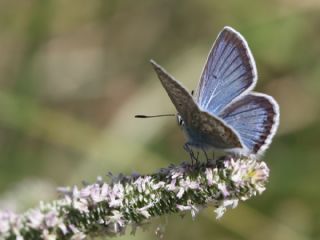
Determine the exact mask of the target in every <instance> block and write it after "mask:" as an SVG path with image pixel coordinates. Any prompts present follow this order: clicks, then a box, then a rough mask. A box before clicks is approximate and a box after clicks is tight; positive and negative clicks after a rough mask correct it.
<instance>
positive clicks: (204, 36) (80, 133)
mask: <svg viewBox="0 0 320 240" xmlns="http://www.w3.org/2000/svg"><path fill="white" fill-rule="evenodd" d="M225 25H229V26H232V27H234V28H235V29H236V30H238V31H239V32H241V33H242V34H243V35H244V37H245V38H246V39H247V41H248V43H249V46H250V47H251V50H252V52H253V55H254V57H255V60H256V63H257V67H258V73H259V82H258V86H257V88H256V90H257V91H261V92H265V93H268V94H270V95H272V96H274V97H275V99H276V100H277V101H278V102H279V103H280V107H281V124H280V129H279V132H278V134H277V135H276V137H275V139H274V141H273V143H272V146H271V147H270V149H269V150H268V151H267V153H266V155H265V157H264V160H265V161H266V162H267V163H268V165H269V167H270V169H271V175H270V182H269V184H268V187H267V191H266V192H265V193H264V194H262V195H261V196H258V197H256V198H254V199H251V200H249V201H247V202H244V203H241V204H240V206H239V207H238V208H237V209H234V210H229V211H228V212H227V213H226V214H225V216H224V217H223V218H222V219H221V220H216V219H215V215H214V213H213V209H210V208H209V209H205V210H204V211H202V212H201V214H200V215H199V216H198V217H197V218H196V220H195V221H192V219H191V216H189V215H188V216H187V217H185V218H183V219H181V218H180V217H178V216H168V217H166V218H164V219H160V220H159V221H158V222H162V223H166V224H165V230H166V231H165V239H226V240H233V239H252V240H253V239H259V240H260V239H261V240H264V239H291V240H292V239H293V240H296V239H319V238H320V204H319V202H320V201H319V200H320V191H319V190H320V189H319V182H320V174H319V170H320V161H319V160H320V159H319V158H320V146H319V136H320V118H319V116H320V115H319V101H320V1H318V0H304V1H299V0H271V1H256V0H245V1H231V0H225V1H210V0H199V1H191V0H186V1H181V0H161V1H154V0H153V1H142V0H136V1H130V0H118V1H111V0H109V1H107V0H90V1H87V0H77V1H75V0H69V1H63V0H47V1H36V0H29V1H19V0H10V1H9V0H7V1H6V0H1V1H0V55H1V58H0V208H1V209H5V208H9V209H13V210H15V211H18V212H21V211H24V210H25V209H27V208H29V207H32V206H36V205H37V204H38V202H39V200H45V201H50V200H51V199H55V198H56V197H57V194H56V187H57V186H66V185H73V184H78V185H79V184H80V183H81V181H82V180H87V181H90V182H92V181H94V180H95V179H96V177H97V176H99V175H100V176H104V175H105V174H106V173H107V172H109V171H110V172H113V173H120V172H121V173H124V174H131V173H132V172H140V173H150V172H153V171H155V170H156V169H158V168H160V167H165V166H168V165H169V164H171V163H175V164H177V163H179V162H181V161H183V160H185V159H187V158H188V155H187V154H186V153H185V152H184V150H183V148H182V145H183V143H184V137H183V134H182V133H181V131H180V129H179V127H178V126H177V124H176V120H175V119H174V118H159V119H149V120H144V119H134V118H133V116H134V115H135V114H161V113H174V112H175V111H174V107H173V105H172V104H171V103H170V100H169V98H168V97H167V95H166V93H165V91H164V89H163V88H162V87H161V85H160V82H159V80H158V79H157V77H156V75H155V73H154V72H153V69H152V68H151V66H150V64H149V59H151V58H153V59H155V60H156V61H158V62H159V63H160V64H161V65H163V66H164V67H165V68H166V69H167V70H168V71H169V72H170V73H171V74H173V75H174V76H175V77H176V78H177V79H179V80H180V81H182V82H183V83H184V85H186V86H187V87H188V88H189V89H194V88H195V87H196V85H197V82H198V79H199V76H200V73H201V70H202V67H203V64H204V62H205V59H206V57H207V54H208V51H209V49H210V48H211V45H212V43H213V41H214V40H215V38H216V36H217V34H218V32H219V31H220V30H221V29H222V28H223V26H225ZM157 224H158V223H157V221H155V223H154V224H152V226H151V227H150V228H149V229H148V230H147V231H144V232H143V231H141V230H139V231H138V232H137V234H136V236H130V235H129V234H127V235H126V236H123V237H120V238H119V239H155V238H156V237H155V236H154V229H155V227H156V225H157ZM153 225H154V226H153Z"/></svg>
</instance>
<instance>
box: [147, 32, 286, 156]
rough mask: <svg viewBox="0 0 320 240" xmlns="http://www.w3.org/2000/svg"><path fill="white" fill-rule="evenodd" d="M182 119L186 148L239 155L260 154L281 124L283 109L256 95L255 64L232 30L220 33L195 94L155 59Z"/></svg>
mask: <svg viewBox="0 0 320 240" xmlns="http://www.w3.org/2000/svg"><path fill="white" fill-rule="evenodd" d="M150 62H151V64H152V65H153V67H154V70H155V71H156V73H157V75H158V78H159V79H160V81H161V83H162V85H163V87H164V89H165V90H166V92H167V94H168V95H169V97H170V99H171V101H172V103H173V104H174V106H175V108H176V110H177V112H178V114H177V117H178V122H179V124H180V125H181V127H182V129H183V131H184V132H185V135H186V136H187V142H186V145H185V146H188V147H189V146H191V147H195V148H200V149H203V150H207V149H216V150H223V151H225V152H231V153H236V154H241V155H256V156H259V155H261V154H262V153H263V152H264V151H265V150H266V149H267V148H268V146H269V145H270V143H271V141H272V138H273V136H274V135H275V133H276V131H277V128H278V125H279V117H280V112H279V105H278V103H277V102H276V101H275V100H274V99H273V98H272V97H271V96H269V95H267V94H263V93H257V92H253V91H252V90H253V89H254V87H255V85H256V83H257V70H256V65H255V61H254V59H253V56H252V54H251V51H250V49H249V46H248V44H247V42H246V40H245V39H244V37H243V36H242V35H241V34H240V33H239V32H237V31H236V30H234V29H233V28H231V27H224V28H223V30H222V31H221V32H220V33H219V35H218V37H217V39H216V41H215V43H214V44H213V47H212V49H211V51H210V52H209V56H208V58H207V61H206V64H205V66H204V69H203V71H202V75H201V78H200V81H199V84H198V87H197V89H196V91H195V94H190V93H189V91H188V90H187V89H186V88H185V87H184V86H183V85H182V84H181V83H179V82H178V81H177V80H176V79H175V78H174V77H172V76H171V75H170V74H169V73H168V72H166V70H165V69H164V68H162V67H161V66H160V65H158V64H157V63H156V62H155V61H153V60H151V61H150Z"/></svg>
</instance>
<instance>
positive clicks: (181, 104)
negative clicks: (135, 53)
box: [150, 60, 199, 124]
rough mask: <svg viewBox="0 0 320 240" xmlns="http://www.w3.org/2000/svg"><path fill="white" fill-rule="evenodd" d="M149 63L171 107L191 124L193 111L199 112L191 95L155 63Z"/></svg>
mask: <svg viewBox="0 0 320 240" xmlns="http://www.w3.org/2000/svg"><path fill="white" fill-rule="evenodd" d="M150 62H151V64H152V66H153V68H154V70H155V71H156V73H157V75H158V77H159V79H160V81H161V83H162V86H163V87H164V89H165V90H166V92H167V94H168V95H169V97H170V99H171V101H172V103H173V105H174V106H175V107H176V109H177V111H178V113H179V114H180V115H181V117H182V119H183V120H184V121H185V122H186V123H187V124H188V123H189V122H191V118H192V116H191V113H192V112H194V111H199V108H198V107H197V105H196V103H195V101H194V100H193V98H192V96H191V94H190V93H189V92H188V91H187V90H186V89H185V88H184V87H183V86H182V85H181V84H180V83H179V82H178V81H177V80H175V79H174V77H172V76H171V75H170V74H169V73H167V72H166V70H164V69H163V68H162V67H161V66H160V65H158V64H157V63H156V62H155V61H153V60H151V61H150Z"/></svg>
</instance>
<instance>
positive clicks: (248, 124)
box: [219, 93, 280, 154]
mask: <svg viewBox="0 0 320 240" xmlns="http://www.w3.org/2000/svg"><path fill="white" fill-rule="evenodd" d="M279 115H280V113H279V106H278V104H277V102H276V101H275V100H274V99H273V98H272V97H270V96H268V95H265V94H260V93H251V94H248V95H245V96H243V97H241V98H240V99H239V100H237V101H235V102H233V103H232V104H231V105H229V106H228V107H227V108H226V109H224V110H223V112H222V113H221V114H219V116H220V117H221V118H222V119H223V120H224V121H225V122H226V123H227V124H228V125H230V126H231V127H232V128H233V129H234V130H235V131H236V132H237V133H238V134H239V136H240V139H241V141H242V143H243V144H244V145H245V147H246V148H247V149H248V150H249V152H250V153H253V154H260V153H262V152H263V151H264V150H265V149H266V148H267V147H268V146H269V144H270V143H271V141H272V138H273V136H274V134H275V132H276V130H277V128H278V124H279Z"/></svg>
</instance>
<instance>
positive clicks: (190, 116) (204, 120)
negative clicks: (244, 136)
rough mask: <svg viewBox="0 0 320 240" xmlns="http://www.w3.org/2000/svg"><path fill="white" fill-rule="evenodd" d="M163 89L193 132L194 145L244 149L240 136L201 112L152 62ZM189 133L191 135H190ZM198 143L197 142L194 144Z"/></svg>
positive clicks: (184, 91) (185, 91) (213, 117)
mask: <svg viewBox="0 0 320 240" xmlns="http://www.w3.org/2000/svg"><path fill="white" fill-rule="evenodd" d="M151 64H152V65H153V67H154V69H155V71H156V73H157V75H158V77H159V79H160V81H161V83H162V85H163V87H164V88H165V90H166V92H167V93H168V95H169V97H170V99H171V101H172V103H173V104H174V106H175V107H176V109H177V111H178V113H179V114H180V115H181V117H182V119H183V121H184V122H185V125H186V126H187V128H188V129H189V131H190V132H192V133H193V134H192V136H189V137H191V138H192V139H189V140H191V141H192V142H193V144H194V145H199V146H202V145H209V146H215V147H217V148H226V149H227V148H242V144H241V142H240V140H239V136H238V135H237V134H236V133H235V132H234V130H233V129H232V128H230V127H229V126H227V125H226V124H225V123H224V122H223V121H222V120H221V119H219V118H218V117H215V116H213V115H211V114H209V113H208V112H204V111H201V110H200V109H199V108H198V106H197V105H196V103H195V101H194V100H193V98H192V96H191V95H190V93H189V92H188V91H187V90H186V89H185V88H184V87H183V86H182V85H181V84H180V83H179V82H178V81H177V80H175V79H174V78H173V77H172V76H171V75H170V74H169V73H167V72H166V71H165V70H164V69H163V68H162V67H161V66H160V65H158V64H157V63H156V62H154V61H152V60H151ZM190 132H189V133H190ZM194 141H197V142H194Z"/></svg>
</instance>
